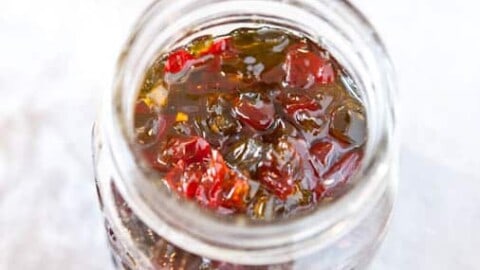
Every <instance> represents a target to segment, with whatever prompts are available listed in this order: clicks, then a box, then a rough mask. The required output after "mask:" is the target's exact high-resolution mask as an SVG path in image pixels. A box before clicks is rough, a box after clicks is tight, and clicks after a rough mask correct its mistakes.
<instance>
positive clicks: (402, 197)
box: [0, 0, 480, 270]
mask: <svg viewBox="0 0 480 270" xmlns="http://www.w3.org/2000/svg"><path fill="white" fill-rule="evenodd" d="M147 2H148V1H147V0H140V1H138V0H137V1H133V0H130V1H128V0H82V1H66V0H44V1H33V0H31V1H19V0H0V269H1V270H34V269H53V270H56V269H66V270H70V269H78V270H85V269H94V270H96V269H98V270H106V269H110V267H111V266H110V260H109V254H108V251H107V248H106V240H105V236H104V234H103V229H102V220H101V214H100V212H99V210H98V205H97V202H96V197H95V190H94V185H93V176H92V166H91V159H90V147H89V140H90V129H91V125H92V122H93V121H94V118H95V112H96V108H97V106H98V104H99V100H100V99H99V97H100V96H101V92H102V91H104V90H105V89H108V88H109V87H110V83H111V81H112V72H113V67H114V63H115V60H116V57H117V55H118V52H119V49H120V46H121V45H122V44H123V42H124V40H125V38H126V35H127V33H128V32H129V30H130V27H131V25H132V23H133V21H134V20H135V19H136V17H137V16H138V15H139V13H140V11H141V10H142V9H143V8H144V7H145V6H146V4H147ZM355 2H356V4H357V5H358V6H359V7H360V9H362V10H363V11H364V12H365V13H366V14H367V16H368V17H369V18H370V20H371V21H372V23H373V24H374V25H375V26H376V28H377V30H378V31H379V32H380V34H381V36H382V37H383V39H384V41H385V43H386V45H387V47H388V49H389V51H390V54H391V56H392V58H393V61H394V63H395V65H396V68H397V71H398V79H399V89H400V96H401V113H400V116H401V123H400V130H401V132H402V147H401V168H400V177H401V183H400V187H399V193H398V200H397V205H396V209H395V214H394V218H393V223H392V226H391V228H390V232H389V234H388V235H387V238H386V241H385V243H384V245H383V246H382V248H381V250H380V252H379V253H378V256H377V258H376V259H375V261H374V263H373V266H372V268H373V269H375V270H377V269H378V270H384V269H401V270H404V269H435V270H439V269H440V270H441V269H478V266H477V265H478V256H479V255H480V253H479V252H480V251H479V246H480V200H479V199H478V198H479V197H480V196H479V194H480V106H479V104H480V29H479V28H480V13H479V10H480V4H477V2H478V1H474V0H456V1H446V0H423V1H418V0H401V1H400V0H396V1H393V0H391V1H385V0H362V1H360V0H357V1H355Z"/></svg>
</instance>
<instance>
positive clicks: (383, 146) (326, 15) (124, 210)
mask: <svg viewBox="0 0 480 270" xmlns="http://www.w3.org/2000/svg"><path fill="white" fill-rule="evenodd" d="M261 26H272V27H276V28H280V29H285V30H288V31H290V32H295V33H300V34H301V35H304V36H308V37H309V38H310V39H312V40H314V41H316V42H318V43H319V44H321V45H322V47H324V48H326V49H328V50H329V51H330V52H331V53H332V55H334V56H335V58H336V59H337V60H338V61H339V62H340V63H341V64H342V66H343V67H344V68H345V69H346V70H347V71H348V72H349V74H351V76H352V78H353V80H354V81H355V83H356V86H357V87H356V88H355V89H353V91H354V92H355V95H356V96H358V97H359V98H360V99H361V100H362V102H363V103H364V104H365V108H366V116H367V120H368V121H367V123H368V127H367V129H368V141H367V145H366V150H365V157H364V159H363V163H362V167H361V170H360V172H359V173H357V174H356V176H355V177H356V178H358V181H355V182H356V184H355V185H354V186H353V187H352V188H351V189H350V190H349V191H348V193H346V194H345V195H343V196H341V197H339V198H338V199H336V200H334V201H332V202H330V203H328V204H322V205H319V206H318V207H317V209H316V210H315V211H314V212H312V213H309V214H308V215H300V216H298V217H295V218H292V219H288V220H283V221H276V222H270V223H255V222H248V221H246V220H244V219H221V218H219V217H218V216H216V215H212V214H211V213H209V212H208V211H204V210H202V209H199V208H198V207H197V206H196V205H194V204H192V203H190V202H186V201H181V200H178V199H175V198H174V197H173V196H172V195H171V194H169V193H167V192H165V191H162V190H159V189H158V188H156V187H155V186H153V185H152V181H151V178H152V177H154V176H152V175H150V174H148V173H146V172H145V170H142V168H141V166H140V163H141V161H140V160H138V158H136V156H135V153H134V149H133V141H134V135H133V117H134V112H133V110H134V103H135V99H136V97H137V94H138V91H139V90H140V86H141V85H142V82H143V80H144V76H145V73H146V70H147V69H148V68H149V67H150V66H151V64H152V61H153V60H155V59H156V58H157V56H158V55H160V54H161V53H162V52H168V51H170V50H171V49H172V48H175V47H178V46H179V45H182V44H186V43H188V42H189V41H190V40H192V39H194V38H196V37H199V36H202V35H205V34H213V35H221V34H225V33H228V32H230V31H231V30H233V29H236V28H240V27H261ZM394 112H395V111H394V85H393V79H392V69H391V66H390V63H389V59H388V56H387V55H386V52H385V49H384V47H383V45H382V43H381V42H380V40H379V38H378V36H377V35H376V33H375V31H374V30H373V29H372V27H371V26H370V24H369V23H368V22H367V20H366V19H365V18H364V17H363V16H362V15H361V14H360V13H359V12H358V11H357V10H356V9H355V8H354V7H353V6H352V5H351V4H349V3H348V2H346V1H329V0H282V1H280V0H277V1H275V0H178V1H167V0H160V1H156V2H155V3H153V4H152V5H151V6H150V7H149V8H148V9H147V11H146V12H145V13H144V14H143V15H142V16H141V19H140V20H139V22H138V23H137V25H136V27H135V28H134V30H133V33H132V35H131V37H130V40H129V42H128V43H127V45H126V47H125V50H124V51H123V53H122V54H121V56H120V61H119V64H118V70H117V75H116V78H115V85H114V88H113V90H112V91H110V92H108V96H107V97H106V98H105V103H104V106H103V110H102V112H101V114H100V115H99V118H98V119H97V123H96V125H95V128H94V133H93V151H94V163H95V169H96V184H97V188H98V194H99V200H100V204H101V208H102V211H103V213H104V217H105V226H106V229H107V233H108V236H109V241H110V246H111V250H112V253H113V258H114V261H115V263H116V265H117V267H118V268H119V269H315V270H319V269H361V268H363V267H365V266H366V265H368V263H369V262H370V260H371V258H372V256H373V254H374V252H375V250H376V248H377V247H378V244H379V243H380V242H381V240H382V238H383V236H384V233H385V230H386V226H387V223H388V220H389V217H390V213H391V210H392V205H393V199H394V190H395V186H396V170H395V169H396V168H395V165H396V141H395V136H394V124H395V113H394Z"/></svg>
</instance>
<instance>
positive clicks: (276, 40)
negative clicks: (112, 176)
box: [135, 27, 367, 220]
mask: <svg viewBox="0 0 480 270" xmlns="http://www.w3.org/2000/svg"><path fill="white" fill-rule="evenodd" d="M354 87H355V86H354V84H353V83H352V79H351V78H350V77H349V75H348V74H347V72H346V71H345V70H344V69H343V68H342V66H341V65H340V64H339V63H338V62H337V61H336V60H335V59H334V58H333V57H332V55H331V54H330V53H329V52H328V51H327V50H325V49H324V48H322V47H321V46H319V45H318V44H317V43H315V42H313V41H312V40H310V39H309V38H307V37H305V36H298V35H295V34H293V33H291V32H287V31H284V30H281V29H276V28H267V27H264V28H241V29H236V30H234V31H232V32H231V33H229V34H227V35H224V36H217V37H213V36H202V37H200V38H197V39H195V40H193V41H192V42H190V43H189V44H187V45H186V46H183V47H181V48H177V49H174V50H172V51H171V52H168V53H166V54H164V55H161V56H160V57H159V58H158V59H157V60H156V61H155V62H154V64H153V65H152V66H151V68H150V69H149V70H148V72H147V74H146V77H145V81H144V84H143V87H142V89H141V91H140V94H139V96H138V99H137V102H136V107H135V132H136V133H135V134H136V144H137V145H138V147H139V149H140V152H141V155H142V156H143V158H144V159H145V160H146V161H147V164H148V167H149V168H150V169H153V170H155V171H156V172H158V175H159V182H161V183H162V184H164V185H165V186H167V187H168V189H169V190H170V191H171V192H172V193H174V194H176V196H179V197H180V198H184V199H186V200H192V201H195V202H196V203H198V204H199V205H201V206H202V207H205V208H208V209H211V210H213V211H215V212H217V213H219V214H224V215H232V214H237V215H238V214H240V215H246V216H247V217H249V218H251V219H265V220H271V219H276V218H283V217H288V216H292V215H294V214H296V213H299V212H302V211H306V210H310V209H312V208H314V207H315V206H316V205H317V204H318V203H320V202H322V201H326V200H331V199H334V198H335V197H337V196H340V195H341V194H342V193H343V192H345V191H346V190H347V188H348V186H349V185H350V184H351V183H350V182H351V178H352V176H353V175H354V174H355V173H356V171H357V170H358V169H359V166H360V163H361V161H362V157H363V151H364V145H365V141H366V136H367V134H366V117H365V108H364V106H363V104H362V102H361V101H360V100H359V99H358V98H357V97H356V96H355V95H354V93H353V92H352V91H351V89H353V88H354Z"/></svg>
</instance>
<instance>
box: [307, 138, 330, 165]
mask: <svg viewBox="0 0 480 270" xmlns="http://www.w3.org/2000/svg"><path fill="white" fill-rule="evenodd" d="M332 152H333V144H332V143H331V142H327V141H324V142H318V143H316V144H314V145H313V146H312V147H311V148H310V153H311V154H312V155H313V156H314V157H315V158H316V159H317V160H318V161H319V162H320V163H321V164H322V165H323V166H326V165H327V164H328V161H329V159H330V157H331V155H332Z"/></svg>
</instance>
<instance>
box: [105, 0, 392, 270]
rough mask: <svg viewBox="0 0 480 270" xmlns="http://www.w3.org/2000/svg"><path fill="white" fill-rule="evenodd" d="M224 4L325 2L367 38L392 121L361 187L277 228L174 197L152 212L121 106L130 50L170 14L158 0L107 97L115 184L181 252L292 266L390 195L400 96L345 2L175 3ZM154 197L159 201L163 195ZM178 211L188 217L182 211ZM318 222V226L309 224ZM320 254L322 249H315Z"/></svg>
mask: <svg viewBox="0 0 480 270" xmlns="http://www.w3.org/2000/svg"><path fill="white" fill-rule="evenodd" d="M219 2H229V4H237V6H242V5H240V3H243V4H245V3H250V4H252V3H254V2H255V3H260V2H261V3H263V4H267V6H270V7H272V5H277V4H280V5H290V6H291V7H295V8H302V10H303V11H305V9H306V8H307V7H310V8H311V7H312V5H313V6H314V7H318V6H316V5H320V4H321V5H322V6H324V7H328V8H329V11H331V12H335V14H337V15H338V16H339V18H336V19H340V20H345V21H346V22H345V23H346V25H348V26H349V27H351V29H349V31H357V32H358V33H356V34H360V36H361V35H363V36H364V37H365V39H364V41H366V42H367V43H369V44H370V46H371V47H370V48H368V50H369V53H370V54H372V55H373V59H370V61H372V62H371V63H374V64H375V65H378V67H377V69H378V70H379V71H383V73H381V74H378V77H379V80H381V82H382V87H384V89H377V91H384V92H385V93H382V94H383V95H386V97H385V98H386V100H385V104H383V106H385V109H384V110H382V113H385V114H386V115H385V116H384V117H385V119H384V120H383V121H384V122H385V123H381V124H384V125H382V130H381V132H382V134H380V137H379V139H378V140H379V142H378V145H376V146H375V147H372V146H370V149H369V148H368V147H367V152H368V151H370V155H369V154H367V156H366V158H365V159H364V162H362V164H363V166H362V169H361V171H360V172H359V173H358V174H357V176H362V178H363V179H359V181H355V182H356V183H355V185H354V186H353V187H352V188H351V190H349V191H348V192H347V193H346V194H344V195H343V196H341V197H340V198H338V199H336V200H334V201H333V202H331V203H329V204H326V205H318V207H316V208H317V209H316V210H315V211H314V212H311V213H309V214H308V215H299V216H298V217H296V218H293V219H287V220H280V221H278V222H273V223H264V224H246V223H241V224H239V220H224V219H218V218H215V217H214V215H209V214H208V213H207V211H198V209H199V207H196V206H195V205H194V204H193V203H188V202H187V203H185V202H182V201H179V200H176V199H174V198H172V196H166V197H164V198H162V200H163V201H162V207H156V208H154V207H152V203H151V201H148V199H149V197H151V196H154V193H153V192H152V190H151V188H150V187H149V186H148V185H139V184H138V183H139V182H137V181H138V180H139V179H140V178H145V179H146V178H148V176H147V175H146V174H145V172H144V171H143V170H142V168H140V166H139V164H138V161H137V158H136V157H135V151H134V149H133V148H132V147H133V146H132V144H131V143H130V142H131V136H130V135H129V132H130V130H129V128H128V127H129V125H130V124H129V123H133V122H132V121H130V120H131V118H129V117H131V116H129V115H128V113H127V112H128V111H129V110H128V109H127V108H126V104H124V103H122V102H124V99H123V95H125V90H126V88H127V87H126V86H127V85H128V83H126V82H127V81H128V80H132V77H134V75H132V74H129V72H128V71H129V70H128V68H130V66H132V67H133V68H136V66H137V65H135V63H136V62H135V61H134V60H133V59H132V50H133V49H134V48H135V46H136V45H137V43H138V42H139V39H141V36H142V35H144V34H145V29H146V27H148V26H149V23H151V20H153V19H154V18H156V16H158V15H159V12H160V13H161V12H165V10H168V9H169V8H171V7H172V2H171V1H168V0H158V1H156V2H154V3H152V5H151V6H150V7H148V8H147V10H146V11H145V13H144V14H143V15H142V16H141V19H140V20H139V21H138V22H137V25H136V27H135V28H134V31H133V33H132V36H131V37H130V39H129V41H128V42H127V44H126V46H125V49H124V51H123V52H122V54H121V56H120V59H119V62H118V67H117V75H116V78H115V82H114V88H113V92H111V93H109V94H110V96H108V98H107V100H108V102H107V103H106V104H107V106H106V107H105V111H104V113H105V114H107V119H108V120H109V121H108V124H107V127H106V135H107V138H108V140H107V142H108V143H107V144H108V145H107V147H108V149H109V152H110V154H111V156H112V160H113V161H114V165H115V168H116V169H117V170H118V175H119V178H118V179H114V181H115V184H116V186H117V188H118V190H119V192H120V193H121V194H122V195H123V196H124V198H125V200H126V201H127V202H128V203H129V205H130V207H131V208H132V209H133V210H134V211H135V212H136V213H138V216H139V217H140V218H141V219H142V220H143V221H144V222H145V223H146V224H147V225H148V226H149V227H151V228H152V229H153V230H154V231H155V232H157V233H158V234H159V235H161V236H162V237H164V238H166V239H167V240H168V241H171V242H173V243H175V245H177V246H179V247H181V248H182V249H185V250H188V251H190V252H193V253H201V255H202V256H206V257H209V258H213V259H219V260H223V261H231V262H235V263H241V264H262V263H264V262H268V263H271V262H278V263H283V262H286V261H289V260H291V259H292V257H298V256H304V255H307V253H309V252H313V251H310V249H311V247H312V245H313V243H314V242H315V241H317V240H320V239H321V240H322V241H323V242H322V243H323V245H328V243H329V241H334V240H335V239H336V238H338V237H340V236H341V235H342V233H345V232H347V231H348V230H350V229H351V228H352V226H355V224H356V223H357V222H359V221H360V220H361V219H362V218H363V216H362V214H365V209H363V211H362V208H366V207H373V205H372V204H373V203H372V201H375V196H377V197H378V198H379V197H380V194H381V191H382V190H383V189H385V186H386V183H383V182H382V181H381V179H383V175H385V174H386V173H387V169H388V168H386V166H383V165H384V164H383V163H382V162H380V161H382V160H387V159H391V158H392V155H391V152H392V149H391V141H392V140H394V139H395V138H394V137H393V123H394V117H395V113H394V111H393V109H392V108H393V106H392V104H391V102H392V100H393V97H392V95H393V94H394V91H395V88H394V79H393V72H392V65H391V63H390V60H389V57H388V56H387V53H386V49H385V48H384V45H383V43H382V42H381V41H380V39H379V37H378V35H377V34H376V32H375V31H374V30H373V27H372V26H371V24H370V23H369V22H368V21H367V19H366V18H365V17H364V16H363V15H362V14H361V13H360V12H359V11H358V9H356V8H355V7H354V6H353V5H352V4H351V3H350V2H348V1H346V0H341V1H335V2H334V3H331V1H330V2H329V1H325V0H296V1H293V0H292V1H275V0H273V1H272V0H233V1H222V0H202V1H200V0H179V1H175V5H177V7H176V9H179V10H184V11H185V8H186V7H191V6H195V5H198V4H199V3H204V5H209V4H212V5H214V4H218V3H219ZM327 2H328V3H327ZM300 4H301V5H300ZM224 7H225V6H224ZM250 15H252V14H250ZM185 16H186V15H185ZM253 17H254V19H255V20H258V19H259V16H258V14H256V15H255V16H253ZM253 17H252V18H253ZM165 20H166V19H165ZM347 34H348V33H347ZM367 37H368V38H367ZM156 49H158V48H156ZM129 65H130V66H129ZM136 72H138V70H137V71H136ZM143 72H144V70H143V69H142V73H143ZM375 105H377V104H375ZM131 106H132V105H131ZM125 114H127V115H125ZM110 120H111V121H110ZM388 121H390V122H391V123H388ZM367 144H368V142H367ZM129 179H130V180H129ZM132 179H135V181H134V180H132ZM156 194H157V195H158V193H156ZM180 207H181V208H182V211H178V209H179V208H180ZM160 208H161V209H160ZM176 210H177V211H176ZM312 224H314V225H315V226H311V225H312ZM316 248H320V247H318V245H317V247H316ZM225 249H228V250H229V252H225ZM198 250H201V252H198ZM292 251H293V252H292Z"/></svg>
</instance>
